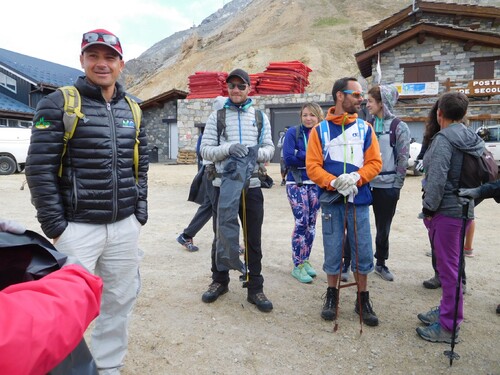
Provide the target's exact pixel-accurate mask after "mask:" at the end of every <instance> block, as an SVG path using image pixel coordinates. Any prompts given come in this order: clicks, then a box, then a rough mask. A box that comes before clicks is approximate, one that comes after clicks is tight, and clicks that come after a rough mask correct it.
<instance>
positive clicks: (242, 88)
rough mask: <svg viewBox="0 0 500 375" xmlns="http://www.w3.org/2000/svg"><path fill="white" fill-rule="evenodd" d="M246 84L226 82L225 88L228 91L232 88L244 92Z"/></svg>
mask: <svg viewBox="0 0 500 375" xmlns="http://www.w3.org/2000/svg"><path fill="white" fill-rule="evenodd" d="M247 86H248V85H247V84H246V83H232V82H228V83H227V87H228V88H229V89H230V90H233V89H234V88H236V87H237V88H238V90H240V91H244V90H246V88H247Z"/></svg>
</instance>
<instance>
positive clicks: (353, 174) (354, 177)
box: [349, 172, 361, 185]
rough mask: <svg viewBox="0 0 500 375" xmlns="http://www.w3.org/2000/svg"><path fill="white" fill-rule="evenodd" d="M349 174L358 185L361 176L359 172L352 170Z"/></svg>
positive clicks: (354, 183)
mask: <svg viewBox="0 0 500 375" xmlns="http://www.w3.org/2000/svg"><path fill="white" fill-rule="evenodd" d="M349 176H351V179H352V181H353V185H356V184H357V183H358V181H359V179H360V178H361V176H360V175H359V173H358V172H351V173H349Z"/></svg>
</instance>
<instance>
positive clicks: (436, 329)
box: [417, 322, 458, 344]
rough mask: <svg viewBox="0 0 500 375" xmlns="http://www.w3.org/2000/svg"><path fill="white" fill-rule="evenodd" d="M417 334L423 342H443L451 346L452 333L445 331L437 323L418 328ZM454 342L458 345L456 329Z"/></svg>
mask: <svg viewBox="0 0 500 375" xmlns="http://www.w3.org/2000/svg"><path fill="white" fill-rule="evenodd" d="M417 334H418V335H419V336H420V337H421V338H423V339H424V340H427V341H430V342H444V343H447V344H451V336H452V335H453V332H450V331H447V330H446V329H444V328H443V327H441V324H440V323H439V322H436V323H433V324H431V325H430V326H428V327H418V328H417ZM455 342H456V343H458V328H457V332H456V334H455Z"/></svg>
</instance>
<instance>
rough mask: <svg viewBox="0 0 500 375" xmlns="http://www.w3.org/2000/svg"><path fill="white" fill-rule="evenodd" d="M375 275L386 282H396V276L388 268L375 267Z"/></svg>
mask: <svg viewBox="0 0 500 375" xmlns="http://www.w3.org/2000/svg"><path fill="white" fill-rule="evenodd" d="M375 273H376V274H377V275H379V276H380V277H381V278H382V279H384V280H386V281H394V275H393V274H392V273H391V271H389V268H387V267H386V266H375Z"/></svg>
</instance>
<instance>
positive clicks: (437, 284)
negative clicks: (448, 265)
mask: <svg viewBox="0 0 500 375" xmlns="http://www.w3.org/2000/svg"><path fill="white" fill-rule="evenodd" d="M423 285H424V288H427V289H437V288H441V281H440V280H439V275H438V274H434V277H431V278H430V279H429V280H425V281H424V282H423Z"/></svg>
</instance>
